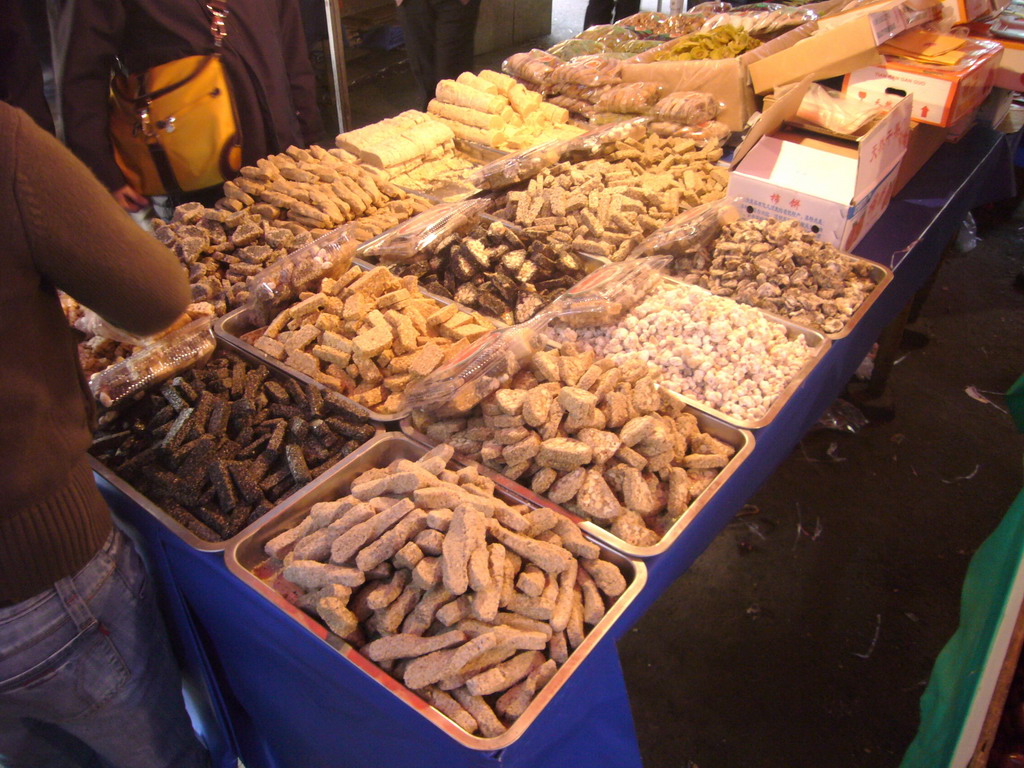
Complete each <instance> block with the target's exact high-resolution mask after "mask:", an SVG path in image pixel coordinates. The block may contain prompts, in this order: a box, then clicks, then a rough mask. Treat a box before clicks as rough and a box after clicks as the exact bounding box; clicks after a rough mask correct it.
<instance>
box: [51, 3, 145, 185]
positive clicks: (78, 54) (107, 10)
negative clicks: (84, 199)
mask: <svg viewBox="0 0 1024 768" xmlns="http://www.w3.org/2000/svg"><path fill="white" fill-rule="evenodd" d="M124 23H125V13H124V6H123V4H122V2H121V0H67V2H66V3H65V5H64V8H63V9H62V11H61V16H60V22H59V27H60V30H61V33H60V35H61V37H62V38H65V39H66V43H67V44H66V45H65V46H64V47H63V52H62V58H61V60H60V61H56V62H55V66H56V68H57V77H58V81H59V93H60V107H61V117H62V120H63V124H64V139H65V142H66V143H67V145H68V147H69V148H70V149H71V151H72V152H74V153H75V155H76V156H77V157H78V158H79V159H80V160H81V161H82V162H84V163H85V164H86V165H87V166H88V167H89V168H90V169H91V170H92V172H93V173H95V174H96V176H97V178H99V180H100V181H101V182H102V183H103V184H104V185H105V186H106V187H107V189H109V190H110V191H111V192H115V191H117V192H120V191H123V188H124V187H125V186H126V183H127V182H126V181H125V178H124V174H122V173H121V169H120V168H118V166H117V162H116V161H115V160H114V149H113V147H112V145H111V143H110V135H109V122H110V118H109V115H110V107H109V105H108V96H109V93H110V73H111V71H112V68H113V65H114V59H115V57H116V56H117V54H118V51H119V50H120V45H121V36H122V34H123V33H124Z"/></svg>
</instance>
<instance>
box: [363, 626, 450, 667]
mask: <svg viewBox="0 0 1024 768" xmlns="http://www.w3.org/2000/svg"><path fill="white" fill-rule="evenodd" d="M464 642H466V633H465V632H460V631H458V630H452V631H450V632H444V633H442V634H440V635H431V636H430V637H423V636H422V635H414V634H409V633H401V634H398V635H388V636H387V637H381V638H378V639H377V640H374V641H373V642H371V643H368V644H367V645H365V646H363V648H362V649H360V653H362V654H363V656H365V657H366V658H368V659H370V660H371V661H387V660H389V659H409V658H414V657H417V656H424V655H426V654H428V653H433V652H434V651H439V650H441V649H442V648H451V647H452V646H454V645H459V644H461V643H464Z"/></svg>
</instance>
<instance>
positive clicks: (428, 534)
mask: <svg viewBox="0 0 1024 768" xmlns="http://www.w3.org/2000/svg"><path fill="white" fill-rule="evenodd" d="M427 517H428V522H427V524H428V526H429V524H430V523H429V517H430V515H427ZM413 542H414V543H415V544H416V546H417V547H419V549H420V550H422V551H423V554H425V555H430V556H431V557H437V556H438V555H440V554H441V547H442V545H443V543H444V534H443V533H441V532H440V531H438V530H435V529H434V528H429V527H428V528H427V529H426V530H424V531H420V532H419V533H417V534H416V536H415V537H414V538H413Z"/></svg>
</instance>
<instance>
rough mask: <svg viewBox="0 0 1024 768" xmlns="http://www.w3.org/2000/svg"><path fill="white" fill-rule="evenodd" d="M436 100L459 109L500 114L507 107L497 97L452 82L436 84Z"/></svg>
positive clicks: (503, 99) (499, 97)
mask: <svg viewBox="0 0 1024 768" xmlns="http://www.w3.org/2000/svg"><path fill="white" fill-rule="evenodd" d="M436 95H437V98H438V99H439V100H441V101H445V102H448V103H449V104H455V105H456V106H459V107H467V108H468V109H476V110H479V111H481V112H492V113H494V114H501V113H502V112H504V111H505V109H506V108H507V107H508V101H507V100H506V99H505V98H504V97H502V96H499V95H496V94H488V93H482V92H481V91H478V90H476V89H474V88H470V87H469V86H468V85H464V84H462V83H457V82H455V81H454V80H442V81H441V82H439V83H438V84H437V91H436Z"/></svg>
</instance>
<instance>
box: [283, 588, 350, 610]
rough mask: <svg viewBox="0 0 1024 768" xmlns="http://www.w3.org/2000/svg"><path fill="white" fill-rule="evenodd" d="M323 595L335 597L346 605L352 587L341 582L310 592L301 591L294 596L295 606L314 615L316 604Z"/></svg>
mask: <svg viewBox="0 0 1024 768" xmlns="http://www.w3.org/2000/svg"><path fill="white" fill-rule="evenodd" d="M325 597H336V598H338V599H339V600H341V602H342V603H343V604H346V605H347V604H348V601H349V599H350V598H351V597H352V589H351V588H349V587H344V586H342V585H341V584H328V585H327V586H326V587H321V588H320V589H316V590H313V591H312V592H303V593H302V594H301V595H299V596H298V597H297V598H296V600H295V607H296V608H301V609H302V610H304V611H305V612H306V613H311V614H313V615H316V606H317V604H318V603H319V602H320V601H321V600H322V599H323V598H325Z"/></svg>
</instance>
